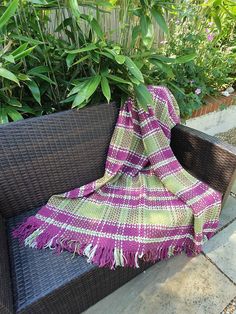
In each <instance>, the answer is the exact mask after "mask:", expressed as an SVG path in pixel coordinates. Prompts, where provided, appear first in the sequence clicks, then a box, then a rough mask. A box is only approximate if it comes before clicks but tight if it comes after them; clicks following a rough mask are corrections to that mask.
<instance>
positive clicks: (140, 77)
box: [125, 57, 144, 82]
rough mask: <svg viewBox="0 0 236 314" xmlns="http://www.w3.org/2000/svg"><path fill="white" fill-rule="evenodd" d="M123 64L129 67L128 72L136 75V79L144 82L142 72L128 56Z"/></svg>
mask: <svg viewBox="0 0 236 314" xmlns="http://www.w3.org/2000/svg"><path fill="white" fill-rule="evenodd" d="M125 64H126V66H127V68H128V69H129V71H130V73H131V74H133V76H134V77H136V79H138V80H139V81H140V82H144V79H143V74H142V72H141V71H140V70H139V68H138V67H137V65H136V64H135V63H134V62H133V61H132V60H131V59H130V58H129V57H126V60H125Z"/></svg>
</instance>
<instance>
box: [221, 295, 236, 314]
mask: <svg viewBox="0 0 236 314" xmlns="http://www.w3.org/2000/svg"><path fill="white" fill-rule="evenodd" d="M221 314H236V297H235V298H234V299H233V300H232V301H231V302H230V303H229V304H228V305H227V306H226V308H225V309H224V310H223V311H222V312H221Z"/></svg>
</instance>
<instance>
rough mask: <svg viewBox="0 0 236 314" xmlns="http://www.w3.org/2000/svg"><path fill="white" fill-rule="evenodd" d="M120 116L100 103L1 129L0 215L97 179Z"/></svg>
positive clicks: (110, 106)
mask: <svg viewBox="0 0 236 314" xmlns="http://www.w3.org/2000/svg"><path fill="white" fill-rule="evenodd" d="M118 112H119V108H118V106H117V105H116V104H115V103H111V104H101V105H97V106H90V107H86V108H84V109H81V110H68V111H64V112H60V113H55V114H50V115H47V116H42V117H37V118H31V119H26V120H22V121H19V122H15V123H9V124H6V125H2V126H0V184H1V193H0V213H2V215H3V216H5V217H10V216H14V215H16V214H19V213H21V212H23V211H26V210H29V209H32V208H36V207H40V206H41V205H44V204H45V203H46V202H47V201H48V199H49V197H50V196H52V195H53V194H57V193H63V192H65V191H69V190H71V189H73V188H75V187H79V186H81V185H84V184H86V183H88V182H90V181H93V180H95V179H97V178H99V177H101V176H102V175H103V173H104V167H105V160H106V154H107V149H108V145H109V142H110V139H111V135H112V132H113V129H114V126H115V123H116V119H117V115H118Z"/></svg>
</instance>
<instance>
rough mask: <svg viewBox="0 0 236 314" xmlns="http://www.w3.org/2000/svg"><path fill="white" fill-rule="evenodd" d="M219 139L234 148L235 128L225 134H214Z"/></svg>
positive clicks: (235, 142)
mask: <svg viewBox="0 0 236 314" xmlns="http://www.w3.org/2000/svg"><path fill="white" fill-rule="evenodd" d="M216 137H218V138H219V139H221V140H223V141H225V142H228V143H229V144H231V145H234V146H236V128H233V129H230V130H229V131H227V132H223V133H219V134H216Z"/></svg>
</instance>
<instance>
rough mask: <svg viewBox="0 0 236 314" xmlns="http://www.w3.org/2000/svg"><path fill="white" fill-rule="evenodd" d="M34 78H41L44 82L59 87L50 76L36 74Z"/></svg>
mask: <svg viewBox="0 0 236 314" xmlns="http://www.w3.org/2000/svg"><path fill="white" fill-rule="evenodd" d="M34 76H36V77H39V78H41V79H42V80H43V81H45V82H48V83H50V84H53V85H57V84H56V83H55V82H54V81H53V80H51V79H50V78H49V77H48V76H46V75H44V74H40V73H35V74H34Z"/></svg>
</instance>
